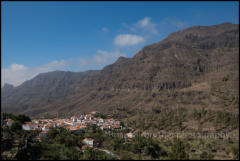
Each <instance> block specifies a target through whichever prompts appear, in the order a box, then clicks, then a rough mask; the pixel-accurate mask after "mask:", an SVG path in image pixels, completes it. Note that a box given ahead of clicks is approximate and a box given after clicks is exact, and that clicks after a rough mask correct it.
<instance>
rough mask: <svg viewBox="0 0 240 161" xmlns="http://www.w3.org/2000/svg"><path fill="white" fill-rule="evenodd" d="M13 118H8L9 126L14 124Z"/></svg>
mask: <svg viewBox="0 0 240 161" xmlns="http://www.w3.org/2000/svg"><path fill="white" fill-rule="evenodd" d="M13 122H14V121H13V120H12V119H7V126H8V127H11V126H12V124H13Z"/></svg>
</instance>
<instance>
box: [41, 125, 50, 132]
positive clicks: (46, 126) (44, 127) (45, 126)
mask: <svg viewBox="0 0 240 161" xmlns="http://www.w3.org/2000/svg"><path fill="white" fill-rule="evenodd" d="M49 129H50V126H49V125H44V126H43V128H42V131H49Z"/></svg>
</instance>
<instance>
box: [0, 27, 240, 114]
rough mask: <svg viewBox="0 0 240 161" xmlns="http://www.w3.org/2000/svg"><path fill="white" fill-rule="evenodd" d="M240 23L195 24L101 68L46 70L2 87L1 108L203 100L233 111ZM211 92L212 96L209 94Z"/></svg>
mask: <svg viewBox="0 0 240 161" xmlns="http://www.w3.org/2000/svg"><path fill="white" fill-rule="evenodd" d="M238 66H239V25H238V24H231V23H223V24H220V25H213V26H194V27H190V28H188V29H185V30H181V31H178V32H175V33H172V34H170V35H169V36H168V38H166V39H164V40H162V41H160V42H158V43H155V44H152V45H149V46H146V47H144V48H143V49H142V50H141V51H139V52H138V53H137V54H136V55H135V56H134V57H132V58H125V57H120V58H119V59H118V60H117V61H116V62H115V63H114V64H111V65H108V66H106V67H105V68H103V69H102V70H92V71H86V72H63V71H55V72H48V73H42V74H39V75H37V76H36V77H34V78H33V79H31V80H28V81H26V82H24V83H23V84H21V85H20V86H17V87H13V86H11V85H8V84H6V85H5V86H4V87H3V88H2V106H1V108H2V111H4V112H12V113H25V114H27V115H30V116H34V117H39V116H42V115H44V114H46V113H50V114H56V113H57V112H58V113H59V114H60V115H61V114H62V115H67V114H69V115H71V114H76V113H77V112H78V113H83V112H89V111H91V110H99V111H101V112H107V113H111V114H116V115H117V116H118V117H128V116H129V115H131V110H136V109H144V110H146V111H148V110H151V109H161V108H163V107H164V108H165V107H169V108H173V107H176V106H184V107H186V108H188V109H194V108H197V107H198V106H201V105H200V104H199V103H198V102H199V100H200V98H202V97H203V99H202V101H203V102H205V107H206V108H210V109H213V110H218V109H228V110H231V111H233V112H234V111H235V108H232V107H233V106H236V105H234V104H228V103H227V102H224V99H222V98H225V97H233V98H234V99H235V97H237V96H239V91H238V82H239V68H238ZM209 98H211V99H212V100H214V101H211V100H209Z"/></svg>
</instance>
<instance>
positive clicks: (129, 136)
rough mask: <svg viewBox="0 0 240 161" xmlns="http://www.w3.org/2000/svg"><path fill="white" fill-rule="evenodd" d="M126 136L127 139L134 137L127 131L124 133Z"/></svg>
mask: <svg viewBox="0 0 240 161" xmlns="http://www.w3.org/2000/svg"><path fill="white" fill-rule="evenodd" d="M126 137H127V138H129V139H132V138H133V137H134V135H133V133H131V132H130V133H127V134H126Z"/></svg>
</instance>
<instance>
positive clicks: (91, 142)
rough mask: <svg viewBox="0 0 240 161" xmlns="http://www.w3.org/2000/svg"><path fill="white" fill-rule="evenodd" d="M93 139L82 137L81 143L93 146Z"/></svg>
mask: <svg viewBox="0 0 240 161" xmlns="http://www.w3.org/2000/svg"><path fill="white" fill-rule="evenodd" d="M93 141H94V140H93V139H91V138H85V139H83V144H86V145H87V146H89V147H93Z"/></svg>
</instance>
